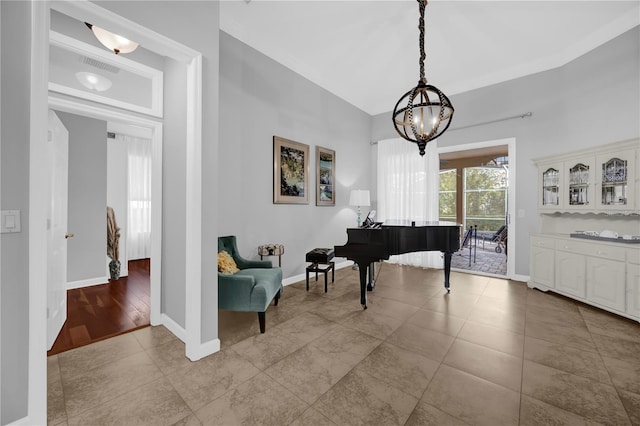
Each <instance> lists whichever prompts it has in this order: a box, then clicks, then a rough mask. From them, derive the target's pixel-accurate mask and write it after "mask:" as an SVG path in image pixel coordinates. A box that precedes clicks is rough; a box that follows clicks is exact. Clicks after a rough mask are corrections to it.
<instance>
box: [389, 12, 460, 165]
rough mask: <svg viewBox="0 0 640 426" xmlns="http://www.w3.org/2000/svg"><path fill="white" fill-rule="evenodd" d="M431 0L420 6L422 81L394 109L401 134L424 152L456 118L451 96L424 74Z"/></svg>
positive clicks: (395, 121)
mask: <svg viewBox="0 0 640 426" xmlns="http://www.w3.org/2000/svg"><path fill="white" fill-rule="evenodd" d="M426 5H427V0H418V6H419V9H420V20H419V21H418V28H419V29H420V80H419V81H418V85H417V86H416V87H414V88H413V89H411V90H409V91H408V92H407V93H405V94H404V95H403V96H402V98H400V100H399V101H398V103H397V104H396V107H395V108H394V109H393V117H392V118H393V125H394V126H395V128H396V131H397V132H398V134H399V135H400V136H402V137H403V138H404V139H406V140H408V141H409V142H413V143H416V144H418V149H419V150H420V155H424V150H425V148H426V146H427V143H428V142H430V141H432V140H434V139H436V138H437V137H438V136H440V135H441V134H443V133H444V132H445V131H446V130H447V128H449V124H451V119H452V118H453V106H452V105H451V101H449V98H447V96H446V95H445V94H444V93H442V92H441V91H440V90H439V89H438V88H437V87H435V86H432V85H430V84H427V79H426V77H425V76H424V59H425V57H426V55H425V53H424V9H425V6H426Z"/></svg>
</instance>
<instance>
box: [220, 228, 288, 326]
mask: <svg viewBox="0 0 640 426" xmlns="http://www.w3.org/2000/svg"><path fill="white" fill-rule="evenodd" d="M222 250H224V251H226V252H227V253H229V254H230V255H231V257H233V260H234V261H235V262H236V265H238V269H240V271H239V272H236V273H235V274H223V273H221V272H218V309H227V310H230V311H243V312H257V313H258V321H259V322H260V333H264V330H265V312H266V310H267V307H268V306H269V304H270V303H271V300H275V303H274V304H275V306H278V299H279V298H280V294H281V290H282V269H280V268H278V267H275V268H274V267H273V266H272V265H271V261H270V260H247V259H244V258H243V257H242V256H240V254H239V253H238V247H237V245H236V237H235V236H233V235H231V236H227V237H218V252H221V251H222Z"/></svg>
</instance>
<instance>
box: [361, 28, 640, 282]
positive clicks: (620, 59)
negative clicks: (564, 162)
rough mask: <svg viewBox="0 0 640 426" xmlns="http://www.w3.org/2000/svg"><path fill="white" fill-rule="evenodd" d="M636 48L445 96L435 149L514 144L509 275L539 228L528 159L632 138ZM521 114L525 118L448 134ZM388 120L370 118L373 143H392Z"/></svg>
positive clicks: (520, 267)
mask: <svg viewBox="0 0 640 426" xmlns="http://www.w3.org/2000/svg"><path fill="white" fill-rule="evenodd" d="M639 46H640V28H639V27H636V28H634V29H632V30H630V31H628V32H627V33H625V34H622V35H621V36H619V37H617V38H615V39H614V40H611V41H610V42H608V43H606V44H604V45H602V46H600V47H599V48H597V49H595V50H593V51H591V52H589V53H587V54H585V55H583V56H581V57H579V58H577V59H575V60H574V61H572V62H570V63H568V64H566V65H564V66H562V67H560V68H556V69H554V70H550V71H546V72H542V73H538V74H535V75H531V76H527V77H523V78H518V79H515V80H511V81H507V82H504V83H501V84H496V85H493V86H489V87H485V88H482V89H478V90H473V91H470V92H466V93H462V94H458V95H453V96H450V99H451V102H452V103H453V106H454V107H455V109H456V112H455V116H454V121H453V123H452V125H451V129H450V130H449V131H448V132H447V133H445V134H444V135H443V137H442V138H440V140H439V141H438V143H439V146H445V147H449V146H455V145H460V144H467V143H473V142H482V141H490V140H496V139H502V138H508V137H515V138H516V156H515V158H513V157H512V158H510V162H513V161H514V160H515V161H516V170H517V172H516V199H515V203H516V204H515V208H516V210H520V209H522V210H524V212H525V217H524V218H517V227H516V229H515V232H516V240H517V247H516V248H515V273H516V274H519V275H528V274H529V234H530V233H532V232H539V231H540V226H541V225H540V224H541V217H540V215H539V214H538V209H537V193H538V188H537V174H536V173H537V171H536V168H535V165H534V164H533V162H532V159H534V158H537V157H542V156H546V155H552V154H554V153H558V154H560V153H564V152H569V151H574V150H579V149H580V148H588V147H593V146H598V145H602V144H606V143H610V142H616V141H620V140H626V139H631V138H637V137H638V136H640V97H639V94H640V81H639V78H638V76H639V75H640V58H639V54H640V53H639V52H640V47H639ZM434 84H436V85H437V82H434ZM528 111H531V112H533V117H531V118H529V119H522V120H520V119H518V120H510V121H503V122H500V123H494V124H489V125H485V126H478V127H471V128H468V129H462V130H457V131H456V130H454V129H455V128H456V127H461V126H465V125H469V124H473V123H480V122H484V121H489V120H494V119H497V118H502V117H508V116H513V115H517V114H521V113H525V112H528ZM390 117H391V112H389V113H385V114H380V115H377V116H375V117H374V121H373V139H374V140H383V139H387V138H392V137H397V136H396V134H395V131H394V130H393V126H392V125H391V118H390ZM374 167H375V166H374ZM374 173H375V171H374ZM629 220H633V218H632V219H629ZM635 220H637V219H635Z"/></svg>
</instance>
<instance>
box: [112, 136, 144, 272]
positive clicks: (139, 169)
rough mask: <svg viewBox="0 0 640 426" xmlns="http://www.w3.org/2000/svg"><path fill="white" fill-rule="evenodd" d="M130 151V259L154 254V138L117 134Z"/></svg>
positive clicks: (128, 237)
mask: <svg viewBox="0 0 640 426" xmlns="http://www.w3.org/2000/svg"><path fill="white" fill-rule="evenodd" d="M116 137H119V138H122V139H123V140H124V141H125V142H126V143H127V151H128V172H129V177H128V186H129V188H128V192H129V199H128V204H129V208H128V226H127V260H134V259H146V258H149V257H151V140H150V139H145V138H138V137H133V136H126V135H117V136H116Z"/></svg>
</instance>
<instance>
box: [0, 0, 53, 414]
mask: <svg viewBox="0 0 640 426" xmlns="http://www.w3.org/2000/svg"><path fill="white" fill-rule="evenodd" d="M0 8H1V9H2V12H0V19H2V21H1V25H0V31H1V32H2V35H1V36H0V42H1V43H2V46H1V48H0V55H1V61H2V62H1V63H2V73H1V76H0V78H1V84H2V98H0V103H1V105H2V106H1V109H2V110H1V112H0V117H1V128H2V140H1V141H0V144H1V145H0V150H1V154H0V160H1V161H2V163H1V164H0V172H1V173H2V177H1V179H0V181H1V183H2V188H1V194H2V199H1V200H0V204H1V208H2V209H3V210H20V212H21V222H22V232H20V233H16V234H1V235H0V244H1V245H2V249H1V251H0V253H1V255H2V258H1V259H0V269H1V271H2V276H1V279H2V286H1V289H0V291H1V292H2V294H1V295H0V302H1V303H2V306H1V310H0V315H1V318H0V324H1V327H2V329H1V331H0V339H1V343H0V348H1V350H2V354H0V360H1V362H2V364H1V367H0V375H1V376H2V382H1V385H0V386H1V387H2V389H1V395H2V400H1V405H0V412H1V417H0V423H1V424H7V423H10V422H12V421H14V420H17V419H20V418H23V417H24V416H26V415H27V382H28V364H27V363H28V350H29V264H28V260H29V244H28V243H29V222H28V218H29V73H28V70H29V67H30V59H29V51H30V42H31V18H30V6H29V3H28V2H13V1H11V2H7V1H2V2H0ZM43 338H45V336H43Z"/></svg>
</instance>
